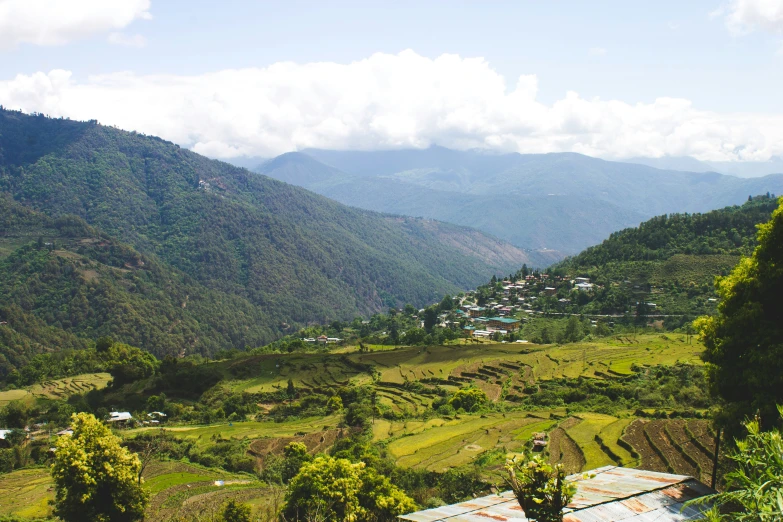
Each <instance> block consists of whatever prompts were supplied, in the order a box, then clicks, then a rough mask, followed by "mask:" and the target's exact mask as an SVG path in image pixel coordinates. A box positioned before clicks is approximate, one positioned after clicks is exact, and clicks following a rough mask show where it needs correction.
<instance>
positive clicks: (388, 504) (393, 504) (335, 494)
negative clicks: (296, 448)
mask: <svg viewBox="0 0 783 522" xmlns="http://www.w3.org/2000/svg"><path fill="white" fill-rule="evenodd" d="M414 509H416V505H415V503H414V502H413V500H411V499H410V498H409V497H408V496H407V495H406V494H405V493H404V492H403V491H402V490H400V489H399V488H398V487H396V486H394V485H393V484H392V483H391V482H389V479H388V478H386V477H384V476H382V475H379V474H378V473H377V472H376V471H375V470H374V469H371V468H366V467H365V464H364V463H363V462H358V463H351V462H350V461H349V460H347V459H341V458H337V459H336V458H333V457H329V456H320V457H317V458H316V459H315V460H313V461H312V462H310V463H306V464H304V465H303V466H302V469H301V470H300V471H299V474H297V475H296V477H294V479H293V480H292V481H291V483H290V484H289V487H288V492H287V494H286V498H285V507H284V508H283V515H284V516H285V517H286V520H291V521H297V520H298V521H306V520H330V521H331V520H341V521H347V522H369V521H377V522H384V521H390V522H391V521H393V520H395V519H396V517H397V516H398V515H402V514H404V513H409V512H411V511H413V510H414Z"/></svg>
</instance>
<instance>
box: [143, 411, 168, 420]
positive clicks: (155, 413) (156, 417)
mask: <svg viewBox="0 0 783 522" xmlns="http://www.w3.org/2000/svg"><path fill="white" fill-rule="evenodd" d="M147 417H149V418H150V419H154V420H155V421H161V420H163V419H165V418H166V417H167V415H166V414H165V413H163V412H162V411H151V412H149V413H148V414H147Z"/></svg>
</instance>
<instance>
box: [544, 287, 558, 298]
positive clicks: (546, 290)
mask: <svg viewBox="0 0 783 522" xmlns="http://www.w3.org/2000/svg"><path fill="white" fill-rule="evenodd" d="M556 293H557V289H556V288H552V287H551V286H547V287H546V288H544V295H549V296H552V295H555V294H556Z"/></svg>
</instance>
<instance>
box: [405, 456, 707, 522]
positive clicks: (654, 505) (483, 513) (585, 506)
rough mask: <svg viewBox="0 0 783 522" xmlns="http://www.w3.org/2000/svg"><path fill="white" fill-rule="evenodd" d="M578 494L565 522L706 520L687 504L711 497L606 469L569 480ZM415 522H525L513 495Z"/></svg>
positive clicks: (672, 479) (681, 478)
mask: <svg viewBox="0 0 783 522" xmlns="http://www.w3.org/2000/svg"><path fill="white" fill-rule="evenodd" d="M568 479H569V480H571V481H572V482H574V483H575V484H576V494H575V495H574V498H573V500H572V501H571V503H570V504H569V505H568V507H566V508H565V509H564V510H563V511H564V518H563V521H564V522H612V521H619V520H623V521H632V522H646V521H653V520H655V521H656V522H680V521H688V520H698V519H700V518H702V514H701V513H702V512H701V511H700V509H697V508H694V507H689V508H686V509H683V504H684V503H685V502H687V501H688V500H691V499H693V498H698V497H702V496H704V495H708V494H710V493H713V490H711V489H710V488H708V487H707V486H705V485H704V484H702V483H701V482H699V481H697V480H696V479H693V478H691V477H688V476H685V475H672V474H669V473H657V472H655V471H645V470H641V469H631V468H619V467H615V466H606V467H603V468H598V469H594V470H591V471H588V472H585V473H579V474H576V475H571V476H570V477H568ZM400 519H402V520H413V521H416V522H436V521H440V520H445V521H448V522H479V521H480V522H487V520H495V521H498V522H525V521H527V518H526V517H525V513H524V512H523V511H522V508H520V507H519V503H517V500H516V499H515V498H514V495H513V493H512V492H511V491H505V492H503V493H500V494H497V495H489V496H486V497H481V498H476V499H473V500H469V501H467V502H461V503H459V504H452V505H450V506H443V507H439V508H435V509H427V510H425V511H419V512H417V513H411V514H409V515H403V516H401V517H400Z"/></svg>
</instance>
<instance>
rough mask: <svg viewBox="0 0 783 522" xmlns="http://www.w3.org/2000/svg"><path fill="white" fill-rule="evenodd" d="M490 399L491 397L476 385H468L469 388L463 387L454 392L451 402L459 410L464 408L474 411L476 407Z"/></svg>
mask: <svg viewBox="0 0 783 522" xmlns="http://www.w3.org/2000/svg"><path fill="white" fill-rule="evenodd" d="M488 401H489V397H487V394H486V393H484V391H483V390H480V389H478V388H476V387H474V386H468V387H467V388H461V389H459V390H457V391H456V392H454V395H452V396H451V399H449V404H450V405H451V406H452V407H453V408H454V409H455V410H458V409H460V408H462V409H463V410H465V411H468V412H469V411H473V410H474V409H475V408H479V407H481V406H483V405H484V404H486V403H487V402H488Z"/></svg>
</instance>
